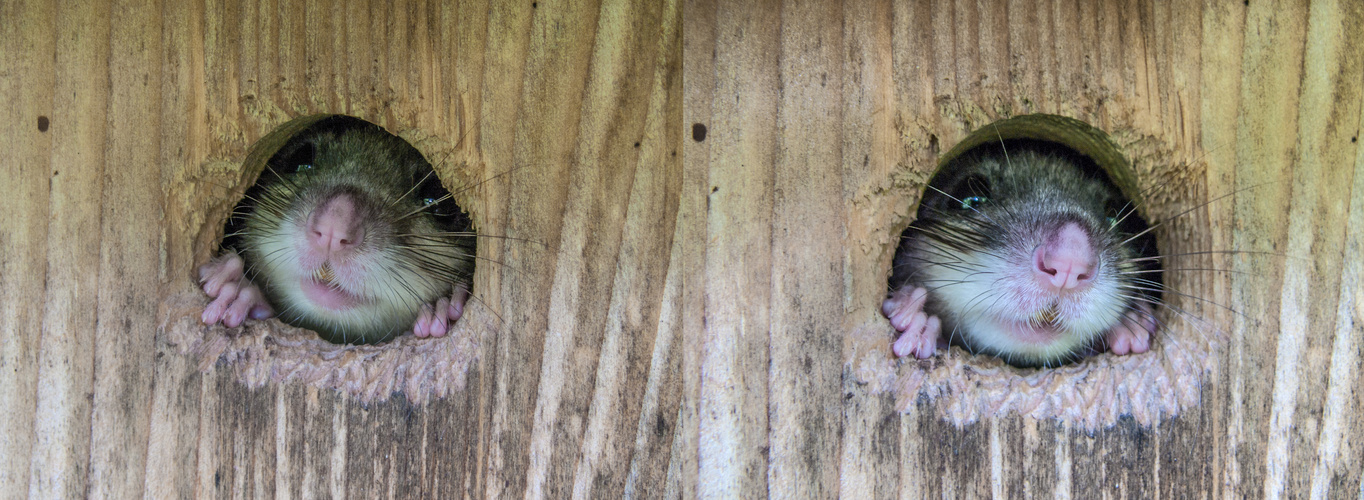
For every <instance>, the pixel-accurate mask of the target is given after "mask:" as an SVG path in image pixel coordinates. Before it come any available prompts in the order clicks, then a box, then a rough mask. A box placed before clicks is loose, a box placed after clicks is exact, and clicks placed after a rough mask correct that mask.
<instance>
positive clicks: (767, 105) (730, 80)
mask: <svg viewBox="0 0 1364 500" xmlns="http://www.w3.org/2000/svg"><path fill="white" fill-rule="evenodd" d="M780 7H781V6H780V5H779V4H778V3H777V2H766V3H734V4H730V3H723V4H721V5H719V6H717V11H716V14H715V19H716V23H717V26H716V29H715V40H716V41H715V54H716V55H715V59H716V62H715V67H714V71H715V77H714V78H715V87H714V95H713V97H712V101H711V115H710V123H709V125H708V128H709V133H708V134H707V139H706V140H707V141H708V142H710V146H709V148H710V156H709V165H708V168H709V174H708V178H709V181H710V185H709V190H708V191H709V194H708V198H707V200H708V205H707V214H706V241H707V246H708V248H707V250H706V281H705V289H706V305H705V308H706V323H705V337H704V339H705V340H704V341H703V346H702V349H703V352H702V360H701V400H700V407H699V410H698V411H699V417H700V421H699V422H698V426H699V437H700V444H699V445H698V448H699V449H698V451H697V453H698V455H699V457H698V470H697V474H698V476H699V479H698V480H697V488H698V490H697V493H698V495H700V496H742V497H754V496H760V495H763V494H764V493H765V492H766V491H767V486H768V484H767V470H768V466H769V457H770V450H771V443H770V442H769V441H768V438H767V435H766V429H768V425H769V423H768V408H769V403H770V402H769V400H768V388H767V385H768V366H769V362H770V358H769V354H768V340H769V338H768V335H769V334H770V328H771V325H770V303H771V298H772V295H771V293H772V292H771V273H770V268H771V258H772V242H771V237H772V190H771V188H772V182H773V178H772V175H773V173H772V169H773V160H774V159H773V155H774V152H775V149H776V143H775V141H776V134H775V130H774V126H775V125H776V120H777V107H778V103H779V99H780V96H779V95H778V91H777V89H778V88H779V82H780V80H779V78H780V74H779V68H778V59H777V51H778V47H779V35H780V32H779V20H780V15H781V8H780Z"/></svg>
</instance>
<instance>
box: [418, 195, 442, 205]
mask: <svg viewBox="0 0 1364 500" xmlns="http://www.w3.org/2000/svg"><path fill="white" fill-rule="evenodd" d="M436 203H440V200H437V199H435V198H431V197H427V198H422V206H423V207H429V206H431V205H435V204H436Z"/></svg>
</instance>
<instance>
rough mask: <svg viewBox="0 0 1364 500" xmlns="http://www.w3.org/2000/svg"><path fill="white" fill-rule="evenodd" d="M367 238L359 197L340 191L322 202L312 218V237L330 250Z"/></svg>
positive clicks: (340, 249)
mask: <svg viewBox="0 0 1364 500" xmlns="http://www.w3.org/2000/svg"><path fill="white" fill-rule="evenodd" d="M364 239H365V228H364V226H363V225H362V224H361V221H360V217H359V210H358V209H357V207H356V201H355V198H354V197H352V196H351V195H349V194H344V193H343V194H338V195H336V196H333V197H332V198H331V199H328V200H326V201H324V202H322V204H321V205H319V206H318V208H317V210H316V211H315V212H313V215H312V217H311V220H309V221H308V240H309V242H310V243H311V244H312V245H313V247H314V248H316V249H318V250H319V251H322V252H324V253H327V254H336V253H340V252H344V251H346V250H349V249H351V248H354V247H355V246H356V245H359V244H360V243H361V242H363V241H364Z"/></svg>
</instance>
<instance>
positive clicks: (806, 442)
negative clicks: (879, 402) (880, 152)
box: [740, 3, 846, 498]
mask: <svg viewBox="0 0 1364 500" xmlns="http://www.w3.org/2000/svg"><path fill="white" fill-rule="evenodd" d="M842 17H843V12H842V6H841V5H838V4H834V3H812V4H798V3H793V4H789V5H783V6H782V9H781V18H780V19H779V20H778V23H779V25H780V27H781V33H780V39H779V43H780V48H779V50H780V54H781V58H780V60H779V61H778V63H777V64H778V71H779V74H780V78H781V81H780V84H779V85H780V86H779V87H778V88H779V89H780V94H779V96H778V99H779V101H778V103H777V105H778V109H779V112H778V114H777V120H776V123H775V124H774V125H775V127H776V130H775V131H774V133H775V135H776V157H775V158H774V159H773V172H772V174H771V175H772V178H771V182H772V184H771V188H770V189H771V190H772V201H771V203H772V229H771V231H772V232H771V236H770V238H771V243H770V244H771V247H772V250H771V251H772V256H771V273H772V276H771V278H770V280H771V281H770V282H771V287H772V290H771V303H770V305H769V306H768V307H769V308H770V311H771V312H770V314H771V317H770V327H769V328H770V329H771V332H770V334H769V336H770V338H769V342H770V343H771V347H770V348H769V349H770V350H769V355H770V356H771V365H770V366H769V367H768V368H767V371H768V398H769V400H768V402H767V404H768V407H769V408H774V409H777V410H779V411H775V412H771V413H772V414H771V417H770V418H769V420H768V428H769V430H768V432H769V433H770V437H769V446H770V447H771V448H770V451H769V453H768V463H769V465H768V481H769V483H768V493H769V494H772V495H774V496H781V497H794V498H834V497H837V496H838V483H839V481H838V467H837V464H838V461H839V458H838V457H839V449H840V448H841V446H842V443H841V441H840V434H839V428H840V427H841V421H842V413H843V412H842V402H841V396H842V374H843V366H842V358H843V357H842V356H841V355H840V354H841V351H842V347H843V338H844V335H845V334H844V333H843V329H842V326H843V318H842V313H843V310H844V307H843V302H844V301H843V296H844V294H843V293H841V291H842V290H843V277H844V276H845V274H846V272H845V271H844V269H843V262H844V260H845V259H844V251H843V249H844V248H845V247H846V243H845V242H846V240H845V239H844V237H845V235H846V229H845V228H844V223H843V220H844V216H845V214H844V211H843V207H844V203H843V182H842V176H841V173H842V171H843V166H842V160H843V150H842V135H843V134H842V131H841V130H840V128H841V127H840V125H841V121H842V120H841V118H842V117H841V112H842V108H843V106H842V103H841V102H840V99H839V96H840V95H841V93H842V92H843V86H842V82H843V71H842V70H843V63H842V60H843V57H844V51H843V43H842V42H843V34H842V29H843V22H842ZM740 98H741V99H742V97H740Z"/></svg>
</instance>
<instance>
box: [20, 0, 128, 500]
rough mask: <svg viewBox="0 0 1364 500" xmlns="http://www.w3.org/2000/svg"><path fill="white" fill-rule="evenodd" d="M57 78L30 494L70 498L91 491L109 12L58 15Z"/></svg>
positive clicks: (98, 8)
mask: <svg viewBox="0 0 1364 500" xmlns="http://www.w3.org/2000/svg"><path fill="white" fill-rule="evenodd" d="M56 24H57V26H56V30H57V32H58V33H64V34H66V35H65V36H61V37H59V38H58V39H57V54H56V62H55V65H56V73H57V78H56V81H55V82H54V86H55V90H54V95H53V101H54V102H53V109H52V118H53V122H52V132H53V134H52V137H53V144H52V152H51V154H52V157H51V160H50V161H51V163H50V168H51V169H52V172H51V173H50V175H51V179H50V181H49V182H50V183H51V184H50V195H49V196H50V197H51V198H50V206H49V209H48V211H49V215H48V218H47V222H48V233H47V237H48V242H47V248H48V258H47V268H48V271H47V281H46V283H45V291H46V293H47V295H46V296H45V297H44V299H43V328H42V340H41V343H40V350H39V353H38V366H37V372H38V393H37V402H36V404H35V405H34V413H35V421H34V429H33V455H32V463H31V469H30V472H29V474H30V479H29V485H28V486H29V494H30V495H32V496H42V497H53V498H55V497H63V498H70V497H75V496H79V495H83V494H84V493H85V491H86V488H87V487H88V485H89V482H88V481H89V479H90V478H89V475H88V474H89V472H90V469H89V456H90V432H91V429H90V400H91V396H92V394H93V393H92V390H93V387H92V385H93V380H92V379H93V377H94V373H93V370H94V366H93V365H94V351H95V342H96V337H95V326H96V324H97V323H96V316H95V315H92V314H89V313H88V312H87V311H90V310H91V308H92V307H97V305H98V286H99V274H98V269H100V240H99V237H98V236H95V235H98V234H100V215H101V213H102V209H103V207H104V205H105V203H106V202H105V201H104V199H103V188H102V183H103V181H104V167H105V162H104V150H105V145H106V142H105V140H106V139H105V137H106V132H107V131H106V126H105V124H106V121H105V120H106V114H105V113H106V111H107V107H106V106H107V100H108V95H109V92H110V89H109V87H108V84H107V83H106V82H105V81H104V80H103V79H102V78H90V77H89V75H92V74H94V75H107V74H108V71H109V65H108V64H109V60H108V58H109V50H110V47H109V43H110V42H109V6H108V5H102V4H88V5H63V6H59V7H58V11H57V23H56Z"/></svg>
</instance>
